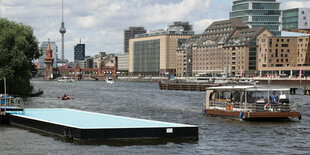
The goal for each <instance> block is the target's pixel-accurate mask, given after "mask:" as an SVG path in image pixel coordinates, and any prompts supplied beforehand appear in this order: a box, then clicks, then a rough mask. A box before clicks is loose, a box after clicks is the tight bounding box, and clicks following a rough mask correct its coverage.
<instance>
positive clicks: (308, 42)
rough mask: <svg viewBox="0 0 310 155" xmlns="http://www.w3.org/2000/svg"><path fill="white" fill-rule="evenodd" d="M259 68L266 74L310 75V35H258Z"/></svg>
mask: <svg viewBox="0 0 310 155" xmlns="http://www.w3.org/2000/svg"><path fill="white" fill-rule="evenodd" d="M257 43H258V47H257V60H258V61H257V70H258V71H259V73H260V75H261V76H266V75H279V74H286V75H291V76H293V75H295V76H299V75H300V72H303V75H307V76H309V75H310V35H304V36H298V37H297V36H296V37H292V36H282V37H274V36H270V35H265V34H261V35H260V36H258V37H257Z"/></svg>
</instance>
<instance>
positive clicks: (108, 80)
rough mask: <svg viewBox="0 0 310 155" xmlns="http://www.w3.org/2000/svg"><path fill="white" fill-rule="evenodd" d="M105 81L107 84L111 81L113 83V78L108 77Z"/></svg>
mask: <svg viewBox="0 0 310 155" xmlns="http://www.w3.org/2000/svg"><path fill="white" fill-rule="evenodd" d="M106 83H108V84H113V83H114V81H113V78H111V77H108V78H107V79H106Z"/></svg>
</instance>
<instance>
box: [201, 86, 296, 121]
mask: <svg viewBox="0 0 310 155" xmlns="http://www.w3.org/2000/svg"><path fill="white" fill-rule="evenodd" d="M289 90H290V89H289V88H274V87H259V86H221V87H209V88H207V90H206V102H205V103H204V107H203V114H207V115H219V116H230V117H236V118H240V119H243V120H255V119H267V120H268V119H275V118H298V119H299V120H300V119H301V114H300V112H298V111H297V103H293V102H291V101H290V100H289V96H288V94H289ZM280 94H282V95H280ZM283 94H286V95H283ZM283 96H284V97H283Z"/></svg>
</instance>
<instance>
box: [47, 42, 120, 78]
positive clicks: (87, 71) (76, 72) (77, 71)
mask: <svg viewBox="0 0 310 155" xmlns="http://www.w3.org/2000/svg"><path fill="white" fill-rule="evenodd" d="M53 62H54V58H52V50H51V47H50V44H49V43H48V46H47V49H46V57H45V59H44V63H45V64H46V67H45V70H44V80H53V79H55V78H57V77H61V76H66V77H73V78H75V79H76V80H81V79H89V80H90V79H96V80H103V79H105V78H106V77H107V76H113V77H115V76H116V68H117V66H116V62H115V61H114V66H113V67H102V65H101V63H100V64H99V66H100V67H99V68H80V65H79V64H77V65H76V66H75V68H53Z"/></svg>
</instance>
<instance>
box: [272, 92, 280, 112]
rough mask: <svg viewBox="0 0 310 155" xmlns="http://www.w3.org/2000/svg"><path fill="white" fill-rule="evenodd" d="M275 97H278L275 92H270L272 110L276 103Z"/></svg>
mask: <svg viewBox="0 0 310 155" xmlns="http://www.w3.org/2000/svg"><path fill="white" fill-rule="evenodd" d="M277 99H278V96H277V95H276V94H275V93H272V96H271V103H272V104H271V108H272V109H273V110H274V109H276V104H277Z"/></svg>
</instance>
